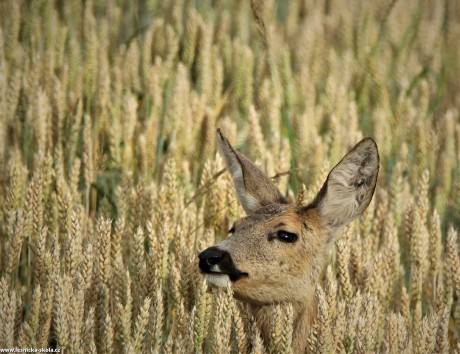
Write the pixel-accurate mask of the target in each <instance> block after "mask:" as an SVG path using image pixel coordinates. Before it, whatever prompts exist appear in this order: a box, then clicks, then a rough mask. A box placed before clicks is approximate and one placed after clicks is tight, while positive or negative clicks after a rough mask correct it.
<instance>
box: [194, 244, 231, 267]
mask: <svg viewBox="0 0 460 354" xmlns="http://www.w3.org/2000/svg"><path fill="white" fill-rule="evenodd" d="M198 258H199V259H200V264H199V266H200V269H201V270H202V271H203V272H205V273H211V272H212V271H213V269H211V268H212V267H213V266H215V265H219V263H221V262H222V261H223V260H225V259H226V258H229V254H228V252H226V251H222V250H220V249H218V248H217V247H209V248H207V249H205V250H204V251H203V252H201V253H200V254H199V255H198Z"/></svg>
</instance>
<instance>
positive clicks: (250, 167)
mask: <svg viewBox="0 0 460 354" xmlns="http://www.w3.org/2000/svg"><path fill="white" fill-rule="evenodd" d="M217 146H218V148H219V152H220V154H221V155H222V157H223V158H224V161H225V164H226V165H227V169H228V170H229V171H230V173H231V175H232V179H233V184H234V186H235V189H236V195H237V196H238V200H239V201H240V203H241V205H242V206H243V209H244V210H245V211H246V213H247V214H250V213H252V212H253V211H254V210H256V209H258V208H260V207H262V206H265V205H270V204H275V203H278V204H284V203H287V201H286V198H284V197H283V196H282V195H281V193H280V191H279V190H278V188H276V186H275V185H274V184H273V183H272V181H271V180H270V178H269V177H268V176H267V175H266V174H265V173H264V172H262V171H261V170H260V169H259V168H258V167H257V166H256V165H254V164H253V163H252V162H251V161H249V159H247V158H246V157H245V156H244V155H243V154H240V153H239V152H237V151H235V150H234V149H233V147H232V146H231V145H230V143H229V141H228V140H227V138H226V137H225V136H224V135H223V134H222V132H221V130H220V129H217Z"/></svg>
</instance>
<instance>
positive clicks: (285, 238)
mask: <svg viewBox="0 0 460 354" xmlns="http://www.w3.org/2000/svg"><path fill="white" fill-rule="evenodd" d="M276 237H278V239H279V240H280V241H282V242H285V243H293V242H296V241H297V238H298V237H297V235H296V234H294V233H292V232H289V231H284V230H280V231H278V232H277V233H276Z"/></svg>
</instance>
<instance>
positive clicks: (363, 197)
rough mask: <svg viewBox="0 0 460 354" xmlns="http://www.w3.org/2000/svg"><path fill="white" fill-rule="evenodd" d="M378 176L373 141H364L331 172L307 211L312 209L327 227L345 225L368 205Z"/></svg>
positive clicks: (377, 157) (377, 163) (375, 146)
mask: <svg viewBox="0 0 460 354" xmlns="http://www.w3.org/2000/svg"><path fill="white" fill-rule="evenodd" d="M378 173H379V153H378V149H377V144H376V143H375V141H374V139H372V138H365V139H363V140H361V141H360V142H359V143H358V144H356V145H355V147H354V148H353V149H351V150H350V152H348V153H347V154H346V155H345V156H344V157H343V159H342V160H341V161H340V162H339V163H338V164H337V165H336V166H335V167H334V168H333V169H332V171H331V172H330V173H329V175H328V177H327V179H326V182H325V183H324V185H323V187H322V188H321V190H320V191H319V193H318V195H317V196H316V198H315V199H314V201H313V202H312V203H311V204H310V205H309V206H307V208H315V209H316V210H317V211H318V214H319V215H320V216H321V217H322V218H324V219H325V221H326V222H327V224H328V225H330V226H334V227H340V226H343V225H346V224H348V223H349V222H351V221H353V220H354V219H355V218H357V217H358V216H359V215H360V214H361V213H362V212H363V211H364V210H365V209H366V208H367V206H368V205H369V203H370V202H371V200H372V196H373V194H374V190H375V186H376V184H377V176H378Z"/></svg>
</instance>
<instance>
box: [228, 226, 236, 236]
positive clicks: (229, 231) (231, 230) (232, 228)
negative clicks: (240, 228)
mask: <svg viewBox="0 0 460 354" xmlns="http://www.w3.org/2000/svg"><path fill="white" fill-rule="evenodd" d="M227 232H228V233H229V234H230V235H231V234H233V233H234V232H235V224H233V226H232V227H231V229H230V230H228V231H227Z"/></svg>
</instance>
